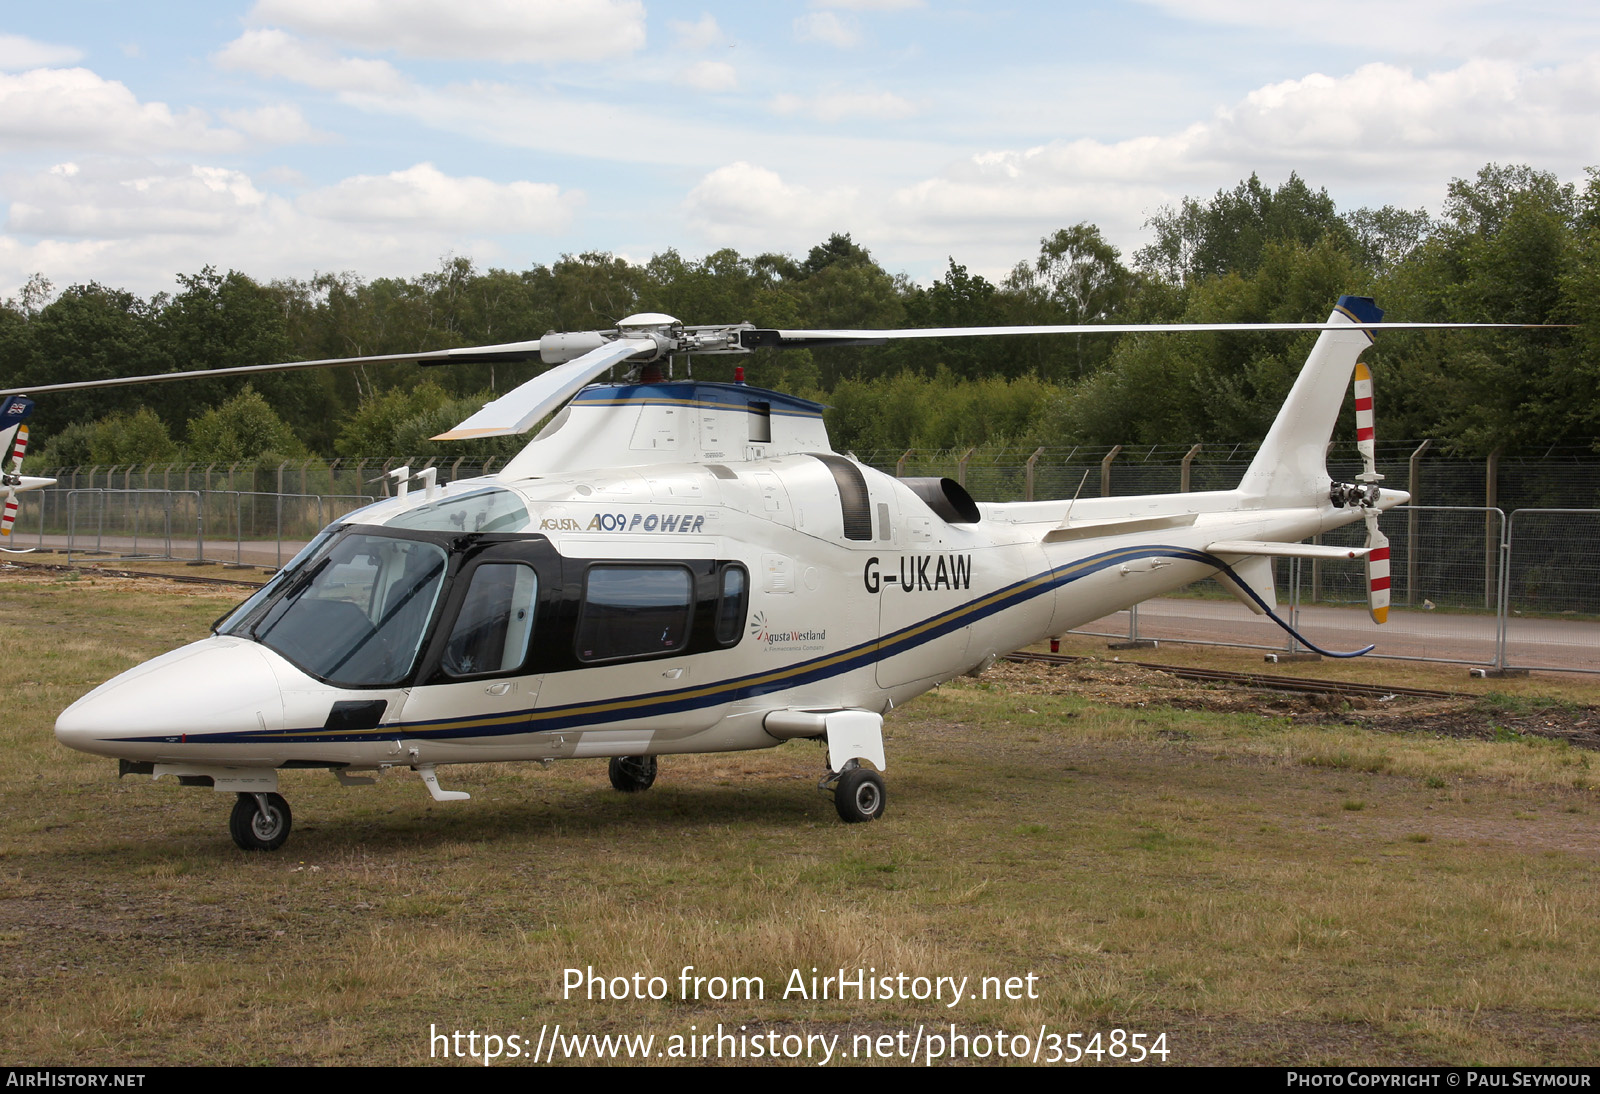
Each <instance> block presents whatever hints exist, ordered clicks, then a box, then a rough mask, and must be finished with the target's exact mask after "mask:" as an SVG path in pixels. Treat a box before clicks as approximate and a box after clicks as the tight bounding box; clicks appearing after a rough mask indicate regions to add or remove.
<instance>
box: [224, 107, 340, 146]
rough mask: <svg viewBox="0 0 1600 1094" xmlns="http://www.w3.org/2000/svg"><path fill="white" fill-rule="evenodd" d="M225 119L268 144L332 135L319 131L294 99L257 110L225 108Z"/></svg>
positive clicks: (236, 127) (308, 141) (324, 139)
mask: <svg viewBox="0 0 1600 1094" xmlns="http://www.w3.org/2000/svg"><path fill="white" fill-rule="evenodd" d="M218 113H219V114H221V115H222V120H223V121H225V122H227V123H228V124H229V125H231V126H233V127H234V128H235V129H237V130H239V131H240V132H241V133H244V134H245V135H247V136H250V137H254V138H255V139H256V140H259V141H264V142H266V143H268V144H306V143H311V142H320V141H326V140H330V139H332V138H331V137H329V136H328V135H326V134H321V133H318V132H317V131H316V130H314V129H312V128H311V125H310V123H309V122H307V121H306V119H305V117H304V116H303V115H302V114H301V113H300V109H299V107H296V106H294V105H293V104H291V103H275V104H273V105H271V106H262V107H257V108H256V109H254V110H221V111H218Z"/></svg>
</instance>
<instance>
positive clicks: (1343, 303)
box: [1339, 296, 1383, 323]
mask: <svg viewBox="0 0 1600 1094" xmlns="http://www.w3.org/2000/svg"><path fill="white" fill-rule="evenodd" d="M1339 310H1340V311H1342V312H1344V313H1345V314H1346V315H1348V316H1349V317H1350V318H1351V319H1354V320H1355V321H1356V322H1357V323H1381V322H1383V309H1382V308H1380V307H1378V305H1377V304H1376V303H1374V302H1373V299H1372V297H1370V296H1341V297H1340V298H1339Z"/></svg>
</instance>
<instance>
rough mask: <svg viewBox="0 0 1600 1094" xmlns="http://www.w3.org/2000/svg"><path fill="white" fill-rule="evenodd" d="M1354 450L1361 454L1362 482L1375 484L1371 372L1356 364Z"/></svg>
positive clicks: (1376, 476) (1376, 477)
mask: <svg viewBox="0 0 1600 1094" xmlns="http://www.w3.org/2000/svg"><path fill="white" fill-rule="evenodd" d="M1355 391H1356V450H1357V451H1358V452H1360V453H1361V463H1362V465H1363V466H1362V471H1363V472H1364V474H1363V475H1362V481H1363V482H1376V481H1377V480H1378V479H1381V478H1383V476H1382V475H1380V474H1378V449H1377V441H1376V437H1377V429H1376V422H1375V419H1374V417H1373V413H1372V370H1371V369H1369V368H1367V366H1366V365H1363V364H1361V363H1360V362H1359V361H1358V362H1356V382H1355Z"/></svg>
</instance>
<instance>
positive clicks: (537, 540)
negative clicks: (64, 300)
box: [0, 297, 1462, 850]
mask: <svg viewBox="0 0 1600 1094" xmlns="http://www.w3.org/2000/svg"><path fill="white" fill-rule="evenodd" d="M1381 319H1382V312H1381V311H1379V310H1378V309H1377V307H1376V306H1375V305H1374V304H1373V302H1372V301H1371V300H1370V299H1367V298H1363V297H1342V298H1341V299H1340V301H1339V303H1338V306H1337V307H1336V308H1335V309H1334V311H1333V313H1332V315H1331V316H1330V317H1329V319H1328V321H1327V322H1326V323H1320V324H1270V325H1250V326H1247V327H1239V326H1233V325H1230V326H1222V325H1212V326H1195V325H1181V326H1179V325H1175V326H1161V327H1149V326H1140V327H1109V326H1090V327H1083V326H1071V327H1022V328H1015V327H1010V328H960V329H940V330H909V331H819V330H795V331H791V330H770V329H758V328H755V327H752V326H750V325H749V324H739V325H734V326H722V327H688V326H684V325H682V324H681V323H679V322H678V321H677V320H675V319H673V318H671V317H670V316H665V315H657V314H647V315H636V316H633V317H631V318H629V319H626V320H624V321H623V322H622V323H620V324H619V325H618V326H617V328H616V329H615V330H609V331H591V332H582V333H576V334H550V335H546V336H544V337H543V338H540V339H538V340H536V341H530V342H521V343H512V344H507V345H500V346H490V347H480V348H474V349H462V350H446V351H437V352H433V353H423V354H415V355H386V356H382V357H369V358H360V359H341V360H338V361H313V362H295V363H291V364H288V365H281V366H259V367H253V368H250V369H227V370H206V371H202V372H190V373H180V374H165V375H161V376H152V377H134V378H128V379H125V380H121V381H116V382H117V383H141V382H154V381H162V380H169V379H177V378H182V377H185V376H196V375H218V374H227V375H233V374H235V373H239V372H249V371H266V370H267V369H271V368H289V369H295V368H314V367H321V366H323V365H331V364H346V363H357V362H358V361H382V360H409V361H420V362H424V363H441V362H447V361H490V360H494V361H499V360H516V359H528V358H531V357H533V356H534V355H535V354H537V356H538V357H539V358H541V359H542V360H543V361H544V362H545V363H547V364H552V365H554V366H555V367H553V368H551V369H549V370H548V371H546V372H544V373H542V374H541V375H539V376H537V377H535V378H534V379H533V380H530V381H529V382H527V383H526V384H523V385H522V386H521V387H519V388H517V389H516V390H514V391H512V392H511V393H509V394H507V395H505V396H503V397H501V398H499V399H497V400H495V401H493V402H491V403H489V404H488V405H487V406H485V407H484V408H483V409H482V410H481V411H480V412H478V413H477V414H475V415H473V416H472V417H471V418H469V419H467V420H466V421H465V422H462V423H461V424H460V425H459V426H458V427H456V428H455V429H453V430H451V431H450V432H448V433H445V434H443V435H442V436H441V437H440V438H436V439H440V440H449V439H458V438H468V437H479V436H489V435H497V434H511V433H521V432H525V431H527V430H529V429H531V428H532V426H533V425H535V424H536V423H537V422H539V421H540V420H541V419H544V418H545V417H546V416H548V415H549V414H551V413H552V412H554V411H558V410H559V413H556V414H555V417H554V418H552V419H551V420H550V422H549V424H548V425H547V426H546V427H545V428H544V429H543V430H542V431H541V432H540V433H539V434H538V436H537V437H535V438H534V440H533V441H532V442H531V443H530V444H529V445H528V446H527V447H526V448H525V449H523V451H522V452H521V454H520V455H518V456H516V457H515V458H514V459H512V460H511V461H510V462H509V463H508V464H507V465H506V466H505V468H504V469H503V470H502V471H501V472H499V473H498V474H496V475H493V476H486V477H483V478H477V479H468V480H465V481H459V482H452V483H450V484H448V485H445V486H440V485H438V484H437V483H436V482H435V479H434V471H433V469H431V468H430V469H425V470H424V471H422V472H421V473H420V474H419V475H413V474H412V473H411V471H410V470H409V469H408V468H400V469H399V470H397V471H395V472H392V475H393V476H394V478H395V479H396V482H397V494H396V496H395V497H392V498H389V499H386V500H384V501H381V502H378V503H376V504H374V505H370V506H368V507H366V508H364V509H361V510H359V511H357V512H355V513H351V514H349V515H348V516H345V517H343V518H341V519H340V520H338V521H336V522H335V523H334V524H332V525H330V526H329V527H328V528H327V529H325V530H324V531H323V532H322V533H321V534H320V535H318V536H317V537H316V538H315V540H314V541H313V542H311V543H310V544H309V545H308V546H307V547H306V549H305V550H304V551H303V552H301V553H300V555H298V556H297V557H296V558H295V559H294V560H293V561H292V562H290V563H289V564H288V565H287V566H286V567H284V568H283V570H282V571H281V572H279V573H278V574H277V575H276V576H275V577H274V578H273V579H272V580H271V581H270V582H269V583H268V584H267V585H266V586H265V587H264V588H262V589H261V590H260V591H259V592H257V593H256V594H255V595H254V596H252V597H251V598H250V599H249V600H247V601H246V602H245V603H243V604H242V605H240V606H239V607H238V608H236V609H234V610H233V611H231V612H229V613H228V614H227V615H225V616H224V617H223V618H222V619H220V620H219V621H218V622H217V623H216V624H215V625H214V627H213V634H212V635H211V636H210V637H208V638H205V639H203V640H201V641H199V642H195V643H193V644H191V645H188V646H184V647H183V648H181V649H178V650H174V651H172V652H171V653H167V654H164V655H162V656H160V657H157V658H155V659H154V660H152V661H149V662H147V663H145V664H143V665H141V666H139V667H137V668H134V669H132V670H130V671H128V672H125V673H123V674H122V675H121V676H118V677H117V678H115V679H114V680H111V681H110V682H108V683H105V684H102V685H101V686H100V687H98V688H96V689H95V690H94V691H92V692H90V693H89V694H88V695H86V696H84V697H83V698H82V699H80V700H78V701H77V702H76V703H74V704H73V705H72V706H71V707H69V708H68V709H67V710H66V711H65V712H64V713H62V714H61V716H60V718H59V719H58V720H57V722H56V736H57V738H58V739H59V740H60V741H61V743H63V744H65V745H67V746H69V747H71V748H75V749H81V750H83V751H86V752H91V753H96V754H99V755H104V756H109V757H114V758H116V759H118V760H119V761H120V772H121V773H122V774H128V773H140V774H148V775H151V776H152V777H154V778H160V777H161V776H164V775H171V776H175V777H176V778H177V779H178V780H179V781H180V782H181V783H184V784H187V785H202V786H210V787H212V788H214V789H215V790H217V791H219V792H225V793H233V794H237V796H238V798H237V803H236V805H235V806H234V810H233V814H232V818H231V822H230V826H229V827H230V832H231V834H232V836H233V838H234V840H235V842H237V844H238V845H239V846H240V847H241V848H244V849H247V850H273V849H276V848H278V847H280V846H282V845H283V843H284V841H285V840H286V839H287V838H288V835H289V830H290V825H291V814H290V809H289V805H288V803H287V802H286V801H285V800H284V799H283V797H282V796H281V795H280V794H279V793H278V781H279V773H280V772H281V771H283V770H285V769H293V768H323V769H331V770H332V772H333V773H334V775H335V776H336V777H337V778H338V780H339V781H340V782H341V783H343V784H345V785H355V784H364V783H370V782H372V781H373V780H372V779H371V778H370V777H369V775H370V773H372V772H375V771H379V770H382V769H385V768H393V767H407V768H411V769H413V770H415V771H417V772H418V773H419V774H420V775H421V777H422V781H423V782H424V784H425V785H426V786H427V788H428V790H429V792H430V793H431V794H432V795H433V797H434V798H435V799H436V800H438V801H453V800H458V799H464V798H467V797H468V796H469V795H468V794H466V793H463V792H461V791H453V790H446V789H443V788H442V787H441V786H440V782H439V777H438V774H437V769H438V768H440V767H442V766H446V765H449V764H459V763H475V762H486V761H507V760H543V761H549V760H554V759H567V758H579V757H610V758H611V764H610V778H611V782H612V785H613V786H615V787H616V788H617V789H618V790H623V791H641V790H644V789H646V788H648V787H649V786H650V785H651V783H652V782H653V781H654V780H655V777H656V764H657V760H656V758H657V757H658V756H661V755H670V754H675V753H695V752H719V751H729V750H739V749H756V748H770V747H772V746H775V745H777V744H780V743H781V742H783V741H787V740H790V739H795V738H812V739H821V740H824V741H826V744H827V770H826V772H825V773H824V775H823V777H822V780H821V783H820V787H821V788H822V789H823V790H824V791H828V790H831V791H832V793H833V798H834V802H835V804H836V807H837V809H838V812H839V815H840V817H841V818H842V819H843V820H845V821H868V820H872V819H874V818H877V817H879V816H880V815H881V814H882V813H883V809H884V802H885V790H884V780H883V775H882V772H883V771H884V770H885V768H886V764H885V757H884V748H883V738H882V733H881V729H882V724H883V715H884V713H885V712H886V711H888V710H889V709H890V708H891V707H893V706H894V705H896V704H898V703H904V702H905V701H907V700H908V699H911V698H912V697H914V696H916V695H918V694H921V693H922V692H925V691H927V690H929V689H930V688H933V687H935V686H937V685H938V684H940V683H942V682H943V681H946V680H949V679H951V678H953V677H956V676H959V675H961V674H963V673H977V672H980V671H982V670H983V669H984V668H986V667H987V666H988V665H989V664H991V663H992V662H993V661H994V660H995V659H996V658H998V657H1000V656H1002V655H1004V654H1006V653H1009V652H1011V651H1012V650H1015V649H1018V648H1020V647H1023V646H1026V645H1029V644H1031V643H1034V642H1037V641H1041V640H1043V639H1044V638H1047V637H1049V636H1052V635H1059V634H1061V633H1063V632H1065V631H1067V630H1069V629H1071V628H1072V627H1075V626H1078V625H1080V624H1082V623H1085V622H1087V621H1089V620H1092V619H1097V618H1099V617H1101V616H1104V615H1106V614H1108V613H1110V612H1113V611H1116V610H1119V609H1121V608H1125V607H1127V606H1129V605H1132V604H1135V603H1138V602H1139V601H1141V600H1145V599H1147V598H1149V597H1152V596H1156V595H1159V594H1161V593H1165V592H1168V591H1171V590H1173V589H1177V588H1179V587H1181V586H1183V585H1186V584H1188V583H1190V582H1192V581H1196V580H1199V579H1201V578H1205V577H1214V578H1216V579H1217V580H1218V581H1220V582H1221V583H1222V584H1223V585H1224V586H1226V587H1227V588H1228V589H1229V590H1230V591H1231V592H1233V593H1234V595H1236V596H1237V597H1239V599H1241V600H1242V601H1244V602H1245V603H1246V604H1247V605H1249V606H1250V607H1251V609H1252V610H1254V611H1256V612H1258V613H1262V614H1266V615H1269V616H1271V617H1272V618H1273V619H1274V620H1276V621H1277V622H1279V623H1280V625H1283V626H1284V627H1285V628H1286V629H1287V626H1288V625H1287V624H1286V623H1284V622H1283V621H1282V620H1281V619H1278V617H1277V616H1276V614H1275V613H1274V611H1273V609H1274V606H1275V603H1276V601H1275V596H1274V588H1273V576H1272V565H1271V562H1272V558H1273V557H1275V556H1280V557H1281V556H1290V557H1301V558H1324V559H1327V558H1364V559H1365V561H1366V566H1367V575H1368V588H1369V596H1370V602H1371V610H1372V616H1373V619H1374V620H1375V621H1377V622H1382V620H1383V618H1384V616H1385V614H1386V613H1387V610H1388V595H1389V594H1388V584H1389V581H1388V545H1387V541H1386V540H1385V539H1384V538H1383V536H1382V534H1381V533H1380V532H1379V531H1378V527H1377V518H1378V514H1379V512H1381V511H1382V510H1385V509H1388V508H1390V507H1392V506H1394V505H1398V504H1401V503H1403V502H1405V501H1406V500H1407V495H1406V494H1405V493H1404V492H1402V491H1397V490H1390V489H1384V488H1382V487H1380V486H1379V485H1378V480H1379V478H1381V476H1379V475H1378V474H1377V472H1376V469H1375V467H1374V461H1373V445H1372V413H1371V382H1370V377H1369V376H1368V375H1367V373H1366V369H1365V367H1364V366H1361V365H1358V363H1357V358H1358V357H1359V356H1360V354H1361V352H1362V350H1363V349H1364V348H1365V347H1366V346H1368V345H1369V344H1371V342H1372V340H1373V336H1372V333H1371V332H1372V330H1373V329H1374V328H1375V327H1376V326H1377V325H1378V324H1379V323H1380V321H1381ZM1461 325H1462V324H1386V325H1385V326H1386V327H1388V328H1389V329H1394V328H1413V327H1439V326H1461ZM1236 329H1249V330H1320V331H1321V332H1322V333H1321V336H1320V337H1319V338H1318V340H1317V342H1316V344H1315V347H1314V348H1313V350H1312V351H1311V354H1310V356H1309V357H1308V358H1307V360H1306V363H1305V365H1304V367H1303V369H1302V370H1301V373H1300V375H1299V378H1298V379H1297V381H1296V382H1295V384H1294V387H1293V390H1292V391H1291V392H1290V394H1289V396H1288V399H1287V401H1286V402H1285V404H1284V406H1283V409H1282V411H1281V412H1280V413H1279V415H1278V417H1277V420H1276V421H1275V422H1274V423H1273V426H1272V428H1271V431H1270V432H1269V433H1268V435H1267V438H1266V440H1265V442H1264V443H1263V444H1262V446H1261V448H1260V451H1259V452H1258V454H1257V455H1256V457H1255V459H1254V462H1253V463H1252V464H1251V465H1250V467H1249V469H1248V470H1247V471H1246V473H1245V475H1244V478H1243V479H1242V480H1241V481H1240V483H1239V485H1238V487H1237V488H1236V489H1233V490H1224V491H1212V492H1205V493H1185V494H1163V495H1153V496H1145V497H1110V498H1085V499H1082V500H1059V501H1041V502H1027V503H1004V504H979V503H977V502H975V501H974V500H973V499H972V497H971V496H970V495H969V494H968V493H967V492H966V490H965V489H963V488H962V487H961V486H960V485H958V484H956V483H955V482H953V481H951V480H949V479H939V478H927V479H898V478H894V477H891V476H889V475H886V474H884V473H882V472H880V471H877V470H874V469H873V468H870V467H866V466H863V465H862V464H860V463H858V462H857V461H856V460H854V459H852V458H851V457H849V456H846V455H841V454H838V453H836V452H834V451H833V449H832V448H831V446H830V444H829V441H828V436H827V433H826V431H825V429H824V427H823V422H822V410H823V408H822V407H821V406H819V405H818V404H816V403H812V402H809V401H806V400H803V399H798V398H794V397H791V396H788V395H783V394H780V393H777V392H772V391H765V390H761V389H759V388H755V387H751V386H748V385H746V384H744V383H743V381H742V371H743V370H742V369H741V370H739V371H738V373H736V375H737V376H738V377H739V379H738V380H736V382H734V383H731V384H730V383H707V382H696V381H693V380H687V381H677V382H671V381H666V380H664V379H663V378H662V376H661V374H660V369H659V366H658V364H657V362H660V361H662V360H663V359H666V358H669V357H671V356H672V355H674V354H703V353H742V352H748V351H749V350H751V349H753V348H755V347H758V346H776V347H785V346H816V345H851V344H881V343H883V342H885V341H887V340H888V339H892V338H947V337H960V336H972V335H988V334H1021V333H1042V334H1051V333H1071V334H1080V333H1088V332H1105V331H1151V330H1157V331H1194V330H1236ZM626 362H633V363H637V364H639V365H640V366H641V368H642V373H641V374H640V375H638V376H637V377H634V378H632V379H630V381H629V382H623V383H616V384H612V383H602V384H592V381H594V380H596V379H597V378H598V377H599V376H601V375H602V374H604V373H605V372H606V371H607V370H609V369H611V368H612V367H613V366H616V365H620V364H623V363H626ZM1353 373H1355V375H1356V379H1357V391H1356V395H1357V404H1356V405H1357V414H1358V429H1359V430H1360V438H1359V439H1360V442H1361V452H1362V455H1363V458H1364V462H1365V472H1364V473H1363V474H1362V475H1361V476H1360V477H1359V480H1360V481H1358V482H1353V483H1339V482H1333V481H1331V480H1330V478H1329V475H1328V472H1327V469H1326V462H1325V455H1326V452H1327V447H1328V441H1329V438H1330V436H1331V434H1332V431H1333V428H1334V424H1335V420H1336V418H1337V417H1338V414H1339V411H1340V407H1341V405H1342V403H1343V398H1344V391H1345V388H1346V387H1347V386H1348V385H1349V384H1350V382H1351V378H1352V374H1353ZM104 384H105V382H104V381H99V382H95V383H94V384H93V385H91V384H82V385H57V388H66V387H74V386H103V385H104ZM55 389H56V388H35V389H33V390H34V393H35V394H39V393H42V392H44V391H49V390H55ZM3 394H5V393H4V392H0V395H3ZM414 482H419V485H418V486H416V487H413V486H412V484H413V483H414ZM1355 521H1365V523H1366V526H1367V529H1368V537H1369V538H1368V542H1367V545H1366V546H1365V547H1362V548H1358V549H1349V548H1340V547H1326V546H1314V545H1309V544H1305V543H1302V542H1300V541H1302V540H1305V539H1308V538H1310V537H1312V536H1315V535H1316V534H1318V533H1320V532H1327V531H1329V530H1331V529H1334V528H1337V527H1339V526H1341V525H1345V524H1349V523H1352V522H1355ZM1301 641H1302V642H1305V640H1304V639H1303V638H1302V639H1301ZM1305 645H1307V646H1308V647H1312V648H1315V647H1314V646H1313V645H1312V643H1310V642H1305ZM1371 648H1372V647H1370V646H1369V647H1367V649H1371ZM1357 652H1358V653H1359V652H1366V651H1365V650H1363V651H1357ZM1355 655H1356V654H1344V655H1341V656H1355ZM867 764H870V765H871V766H867ZM363 773H368V776H364V775H363Z"/></svg>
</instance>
